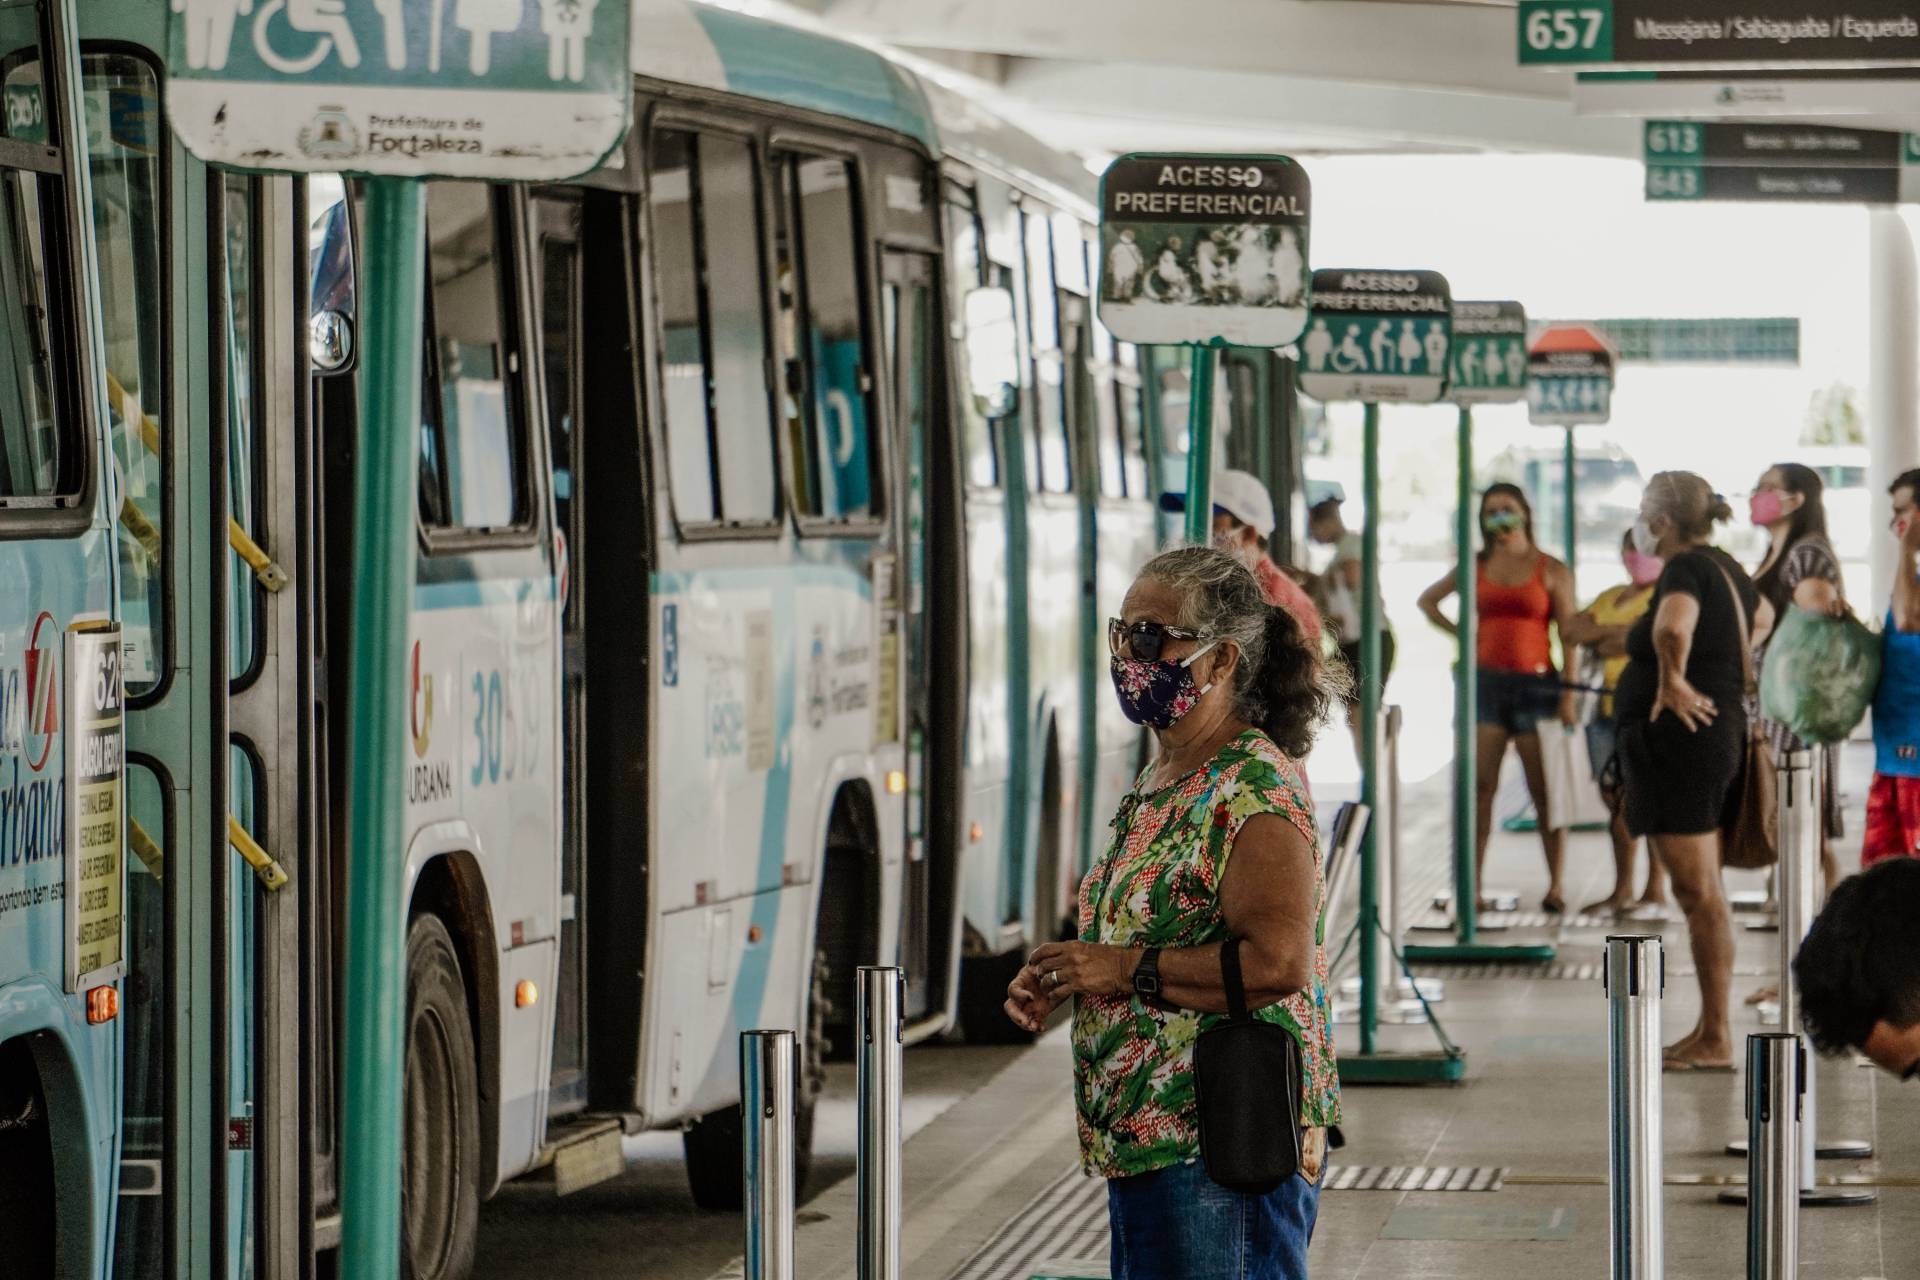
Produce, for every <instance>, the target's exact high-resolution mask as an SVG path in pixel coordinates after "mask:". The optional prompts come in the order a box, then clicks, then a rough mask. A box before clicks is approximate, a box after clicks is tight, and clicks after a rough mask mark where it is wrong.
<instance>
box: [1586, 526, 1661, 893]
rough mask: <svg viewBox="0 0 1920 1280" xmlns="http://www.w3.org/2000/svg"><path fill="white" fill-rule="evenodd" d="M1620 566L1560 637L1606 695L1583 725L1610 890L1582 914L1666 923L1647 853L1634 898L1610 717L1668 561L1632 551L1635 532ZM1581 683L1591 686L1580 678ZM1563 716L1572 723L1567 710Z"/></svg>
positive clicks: (1615, 730) (1631, 847)
mask: <svg viewBox="0 0 1920 1280" xmlns="http://www.w3.org/2000/svg"><path fill="white" fill-rule="evenodd" d="M1620 562H1621V563H1622V564H1623V565H1625V566H1626V570H1627V581H1626V582H1623V583H1621V584H1620V585H1618V586H1614V587H1608V588H1607V589H1606V590H1605V591H1602V592H1601V593H1600V594H1599V596H1598V597H1596V598H1595V599H1594V602H1593V603H1592V604H1590V605H1588V606H1587V607H1586V608H1585V609H1582V610H1581V611H1580V612H1579V613H1578V614H1575V615H1574V618H1573V621H1572V622H1571V623H1569V624H1568V626H1567V629H1566V633H1565V636H1564V639H1565V642H1566V643H1567V645H1568V646H1569V647H1575V646H1577V647H1578V648H1580V649H1582V650H1584V651H1586V653H1588V654H1590V655H1592V656H1593V657H1595V658H1597V659H1598V660H1599V661H1598V666H1599V676H1600V683H1601V685H1602V686H1603V688H1604V692H1603V693H1602V694H1601V695H1600V707H1599V711H1598V712H1597V714H1595V716H1594V718H1593V719H1592V720H1591V721H1590V722H1589V723H1588V724H1587V755H1588V756H1589V757H1590V758H1591V760H1592V762H1593V777H1594V781H1596V782H1598V783H1599V784H1600V790H1601V793H1602V794H1603V795H1605V796H1606V799H1607V807H1608V808H1609V809H1611V810H1612V811H1613V821H1612V823H1611V824H1610V826H1609V831H1610V833H1611V834H1612V836H1613V871H1614V880H1613V892H1612V893H1610V894H1608V895H1607V896H1606V897H1604V898H1602V899H1600V900H1599V901H1598V902H1590V903H1588V904H1587V905H1586V906H1584V907H1582V908H1581V909H1580V910H1581V911H1582V913H1587V912H1611V913H1613V914H1615V915H1630V916H1632V917H1633V918H1634V919H1636V920H1664V919H1666V918H1667V876H1666V872H1665V871H1663V870H1662V869H1661V867H1660V862H1659V860H1658V859H1657V858H1655V857H1653V855H1652V854H1651V853H1649V854H1648V855H1647V883H1646V887H1645V888H1644V889H1642V890H1641V891H1640V897H1639V899H1638V900H1636V899H1635V898H1634V896H1633V864H1634V860H1635V855H1636V852H1637V850H1638V848H1639V844H1640V842H1639V841H1638V840H1637V839H1635V838H1634V836H1633V834H1632V833H1631V832H1629V831H1628V830H1627V817H1626V813H1625V811H1624V810H1623V809H1622V808H1621V805H1620V771H1619V769H1618V768H1616V767H1614V759H1613V757H1614V753H1615V751H1616V750H1617V749H1618V747H1619V741H1620V738H1619V722H1618V721H1616V720H1615V719H1614V715H1613V687H1614V686H1615V685H1617V684H1618V683H1620V673H1621V672H1623V671H1625V670H1626V669H1627V632H1629V631H1631V630H1632V629H1633V624H1634V623H1636V622H1638V621H1640V618H1641V615H1643V614H1645V613H1646V611H1647V608H1648V606H1650V605H1651V604H1652V603H1653V587H1654V584H1655V583H1657V582H1658V581H1660V570H1661V569H1663V568H1665V567H1666V561H1664V560H1662V559H1661V558H1660V557H1659V556H1655V555H1647V554H1644V553H1643V552H1641V551H1640V550H1639V549H1638V548H1636V547H1635V546H1634V545H1633V531H1632V530H1631V529H1629V530H1628V531H1627V532H1626V534H1625V535H1624V536H1622V538H1621V539H1620ZM1567 665H1568V669H1569V670H1574V669H1576V668H1575V666H1574V664H1573V662H1572V661H1569V662H1568V664H1567ZM1582 683H1588V684H1590V683H1592V682H1591V680H1583V681H1582ZM1574 696H1575V691H1574V690H1572V689H1569V690H1568V691H1567V693H1566V700H1567V701H1569V702H1571V701H1572V700H1573V698H1574ZM1561 718H1562V719H1565V720H1571V719H1572V713H1571V709H1570V708H1569V709H1568V710H1567V712H1566V714H1563V716H1562V717H1561Z"/></svg>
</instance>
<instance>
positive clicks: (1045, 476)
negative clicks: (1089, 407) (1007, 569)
mask: <svg viewBox="0 0 1920 1280" xmlns="http://www.w3.org/2000/svg"><path fill="white" fill-rule="evenodd" d="M1020 221H1021V223H1022V224H1023V225H1024V227H1025V229H1026V230H1025V237H1026V250H1027V320H1028V322H1029V324H1030V325H1031V326H1032V333H1033V361H1034V400H1035V405H1034V414H1033V431H1034V442H1035V445H1036V446H1037V449H1038V457H1037V458H1036V459H1035V465H1036V466H1037V468H1038V471H1037V472H1036V475H1035V481H1036V484H1035V487H1036V488H1038V489H1041V490H1043V491H1045V492H1047V493H1067V492H1070V491H1071V490H1072V488H1073V476H1072V471H1071V468H1070V467H1069V465H1068V461H1067V460H1068V457H1069V456H1070V455H1069V451H1068V447H1067V396H1066V360H1065V357H1064V356H1063V355H1062V354H1061V350H1060V315H1059V300H1058V298H1057V297H1056V295H1055V293H1054V285H1053V249H1052V245H1051V244H1050V243H1049V241H1050V240H1051V237H1050V236H1049V235H1048V234H1047V229H1048V222H1049V215H1048V214H1047V213H1046V211H1044V210H1037V211H1027V210H1022V211H1021V218H1020Z"/></svg>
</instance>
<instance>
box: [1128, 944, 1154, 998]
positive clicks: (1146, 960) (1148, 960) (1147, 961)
mask: <svg viewBox="0 0 1920 1280" xmlns="http://www.w3.org/2000/svg"><path fill="white" fill-rule="evenodd" d="M1133 994H1135V995H1137V996H1139V997H1140V998H1141V999H1142V1000H1145V1001H1146V1002H1147V1003H1148V1004H1153V1003H1155V1002H1156V1001H1158V1000H1159V999H1160V948H1158V947H1148V948H1147V949H1146V950H1145V951H1144V952H1142V953H1141V956H1140V964H1139V966H1138V967H1136V968H1135V969H1134V971H1133Z"/></svg>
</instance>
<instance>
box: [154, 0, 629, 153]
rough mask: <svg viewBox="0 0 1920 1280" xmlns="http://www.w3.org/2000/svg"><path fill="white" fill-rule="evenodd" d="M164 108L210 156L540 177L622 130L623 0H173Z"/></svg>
mask: <svg viewBox="0 0 1920 1280" xmlns="http://www.w3.org/2000/svg"><path fill="white" fill-rule="evenodd" d="M171 8H172V17H171V19H170V25H169V35H168V50H167V69H168V84H167V93H168V103H167V114H168V116H169V117H170V118H171V120H172V121H173V127H174V131H175V132H176V133H178V134H179V135H180V140H181V142H183V143H184V144H185V145H186V147H187V150H189V151H191V152H193V154H194V155H196V156H198V157H199V158H200V159H202V160H204V161H206V162H207V163H209V164H220V165H230V166H233V167H236V168H244V169H265V170H282V171H292V172H302V173H319V172H342V173H356V174H385V175H390V176H398V177H433V176H439V177H450V178H494V179H502V180H508V181H549V180H555V179H560V178H570V177H574V176H576V175H578V174H581V173H585V172H586V171H587V170H589V169H591V168H593V167H594V166H595V165H597V164H599V163H600V161H601V159H602V158H603V157H604V156H606V155H607V154H608V153H609V152H610V151H612V150H613V149H614V147H615V146H616V145H618V143H619V141H620V139H621V137H622V135H623V134H624V133H625V132H626V127H627V118H628V115H629V114H630V112H631V109H632V107H631V104H632V97H633V94H632V84H631V73H630V72H629V70H628V51H627V30H628V10H629V5H628V4H627V3H626V0H354V2H353V3H346V2H345V0H285V2H284V3H282V2H280V0H252V2H251V3H247V2H245V0H174V3H173V4H172V6H171Z"/></svg>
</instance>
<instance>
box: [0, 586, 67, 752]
mask: <svg viewBox="0 0 1920 1280" xmlns="http://www.w3.org/2000/svg"><path fill="white" fill-rule="evenodd" d="M24 666H25V674H26V689H25V690H24V691H23V692H24V694H25V697H24V699H23V703H22V705H20V706H19V707H17V708H8V715H7V719H9V720H11V719H12V718H13V716H14V715H16V714H20V713H21V712H24V713H25V717H26V718H25V722H24V723H23V724H22V725H21V729H20V734H19V736H18V737H17V738H15V739H14V741H15V742H17V743H18V746H19V750H20V752H21V754H22V755H24V756H26V758H27V768H29V769H31V770H33V772H35V773H39V772H40V771H42V770H43V769H45V768H46V767H47V760H48V759H49V758H50V757H51V756H52V755H53V738H54V735H55V734H56V733H58V732H59V731H60V628H59V627H58V626H57V625H55V623H54V621H53V615H52V614H50V613H47V612H46V611H45V610H42V611H41V613H40V616H39V617H37V618H35V619H34V620H33V631H32V632H31V633H30V635H29V636H28V639H27V652H26V662H25V664H24ZM12 736H13V735H9V737H12Z"/></svg>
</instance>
